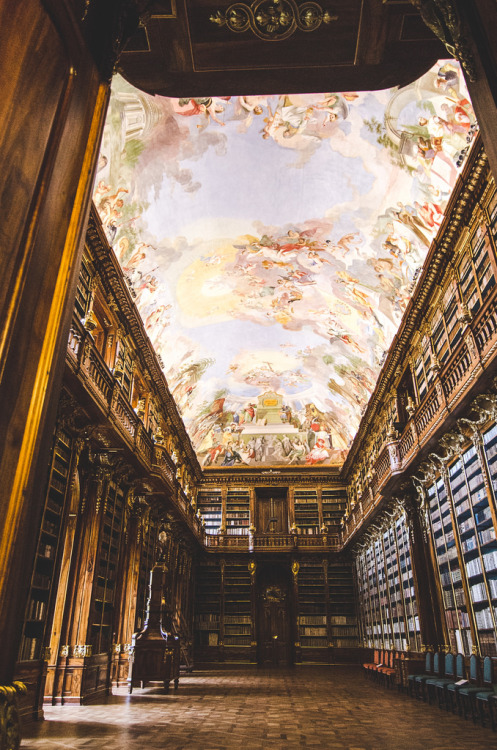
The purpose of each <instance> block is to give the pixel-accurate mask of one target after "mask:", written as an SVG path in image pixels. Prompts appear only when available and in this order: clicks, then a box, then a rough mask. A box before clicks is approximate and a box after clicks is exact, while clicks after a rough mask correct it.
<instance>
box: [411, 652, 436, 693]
mask: <svg viewBox="0 0 497 750" xmlns="http://www.w3.org/2000/svg"><path fill="white" fill-rule="evenodd" d="M432 675H433V654H432V653H431V651H427V652H426V656H425V671H424V673H413V674H409V675H407V693H408V695H415V696H417V695H418V692H419V686H420V684H421V683H420V680H421V678H422V677H423V676H426V678H428V677H431V676H432Z"/></svg>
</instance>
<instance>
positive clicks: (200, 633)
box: [194, 560, 221, 648]
mask: <svg viewBox="0 0 497 750" xmlns="http://www.w3.org/2000/svg"><path fill="white" fill-rule="evenodd" d="M195 602H196V607H195V619H194V622H195V646H196V647H202V648H203V647H206V646H216V647H217V646H218V645H219V629H220V620H221V568H220V565H219V562H218V561H217V560H205V561H203V562H202V563H201V564H200V565H199V566H198V568H197V575H196V595H195Z"/></svg>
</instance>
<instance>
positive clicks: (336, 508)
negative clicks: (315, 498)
mask: <svg viewBox="0 0 497 750" xmlns="http://www.w3.org/2000/svg"><path fill="white" fill-rule="evenodd" d="M321 497H322V507H323V524H324V525H325V526H327V527H328V529H330V530H331V531H333V530H338V529H339V528H340V521H341V519H342V516H343V514H344V512H345V509H346V507H347V497H346V495H345V492H344V490H334V489H327V488H323V490H322V493H321Z"/></svg>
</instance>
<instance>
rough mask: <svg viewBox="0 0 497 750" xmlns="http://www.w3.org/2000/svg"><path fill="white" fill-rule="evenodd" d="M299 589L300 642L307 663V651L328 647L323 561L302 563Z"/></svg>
mask: <svg viewBox="0 0 497 750" xmlns="http://www.w3.org/2000/svg"><path fill="white" fill-rule="evenodd" d="M297 587H298V603H299V611H298V619H297V621H298V629H299V641H300V646H301V648H302V660H303V661H306V653H305V650H306V649H326V648H327V647H328V629H327V606H326V600H327V596H326V578H325V571H324V566H323V563H322V561H319V562H317V561H316V562H301V564H300V568H299V572H298V576H297ZM309 656H310V654H309Z"/></svg>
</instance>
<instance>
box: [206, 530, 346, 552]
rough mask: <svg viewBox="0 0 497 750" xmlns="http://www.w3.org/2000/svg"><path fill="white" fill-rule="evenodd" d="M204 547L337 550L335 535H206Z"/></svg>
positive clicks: (262, 549) (261, 549)
mask: <svg viewBox="0 0 497 750" xmlns="http://www.w3.org/2000/svg"><path fill="white" fill-rule="evenodd" d="M205 545H206V546H207V547H210V548H213V549H218V550H219V549H229V550H230V551H240V552H243V551H245V552H247V551H257V550H258V551H264V550H273V549H277V550H279V551H285V550H286V551H290V550H296V549H299V550H310V551H313V550H316V549H321V550H322V549H328V550H330V549H331V550H338V549H339V546H340V540H339V537H338V535H337V534H312V535H311V534H309V535H307V534H253V535H252V534H244V535H231V534H207V535H206V537H205Z"/></svg>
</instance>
